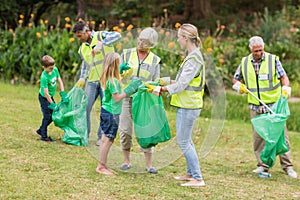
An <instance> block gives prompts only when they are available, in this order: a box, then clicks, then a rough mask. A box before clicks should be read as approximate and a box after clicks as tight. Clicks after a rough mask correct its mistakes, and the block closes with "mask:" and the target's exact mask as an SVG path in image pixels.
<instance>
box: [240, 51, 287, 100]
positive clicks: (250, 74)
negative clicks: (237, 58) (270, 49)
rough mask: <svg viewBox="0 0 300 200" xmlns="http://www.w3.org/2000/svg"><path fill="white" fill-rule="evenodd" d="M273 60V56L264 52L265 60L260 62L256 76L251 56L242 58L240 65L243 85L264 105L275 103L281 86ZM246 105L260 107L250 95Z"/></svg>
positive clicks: (274, 57)
mask: <svg viewBox="0 0 300 200" xmlns="http://www.w3.org/2000/svg"><path fill="white" fill-rule="evenodd" d="M275 59H276V56H275V55H272V54H270V53H267V52H265V59H264V60H263V61H262V62H261V65H260V68H259V72H258V75H256V73H255V70H254V67H253V64H252V62H251V54H250V55H249V56H247V57H244V58H243V59H242V63H241V65H242V66H241V67H242V74H243V77H244V81H245V85H246V86H247V88H248V90H250V91H251V92H252V93H253V94H254V95H255V96H256V97H258V98H259V99H261V100H262V101H263V102H264V103H265V104H270V103H274V102H276V101H277V100H278V99H279V97H280V95H281V84H280V80H279V79H278V78H277V76H276V66H275ZM248 103H251V104H254V105H260V102H259V101H257V100H256V99H255V97H253V96H252V95H251V94H248Z"/></svg>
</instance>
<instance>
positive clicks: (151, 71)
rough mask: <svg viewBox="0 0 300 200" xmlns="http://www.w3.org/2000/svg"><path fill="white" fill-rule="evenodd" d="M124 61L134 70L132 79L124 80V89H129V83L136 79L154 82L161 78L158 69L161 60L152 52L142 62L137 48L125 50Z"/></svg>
mask: <svg viewBox="0 0 300 200" xmlns="http://www.w3.org/2000/svg"><path fill="white" fill-rule="evenodd" d="M123 61H124V62H127V63H128V65H129V66H130V67H131V69H132V70H133V71H132V75H131V76H130V77H127V78H123V79H122V83H123V88H125V87H127V86H128V85H129V81H130V80H131V79H133V78H134V77H139V78H141V80H142V81H153V80H155V79H156V78H159V77H160V69H159V68H158V67H159V65H158V64H159V62H160V58H159V57H158V56H157V55H155V54H154V53H152V52H151V51H150V52H149V54H148V55H147V57H146V58H145V59H144V60H143V61H140V60H139V57H138V52H137V48H131V49H124V50H123Z"/></svg>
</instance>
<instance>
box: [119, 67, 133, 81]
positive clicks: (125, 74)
mask: <svg viewBox="0 0 300 200" xmlns="http://www.w3.org/2000/svg"><path fill="white" fill-rule="evenodd" d="M132 73H133V69H132V68H130V69H129V70H127V71H125V72H123V74H121V78H122V79H129V78H130V77H131V75H132Z"/></svg>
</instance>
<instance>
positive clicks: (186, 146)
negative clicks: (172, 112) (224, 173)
mask: <svg viewBox="0 0 300 200" xmlns="http://www.w3.org/2000/svg"><path fill="white" fill-rule="evenodd" d="M200 112H201V109H195V110H192V109H184V108H179V109H178V110H177V114H176V138H177V142H178V145H179V147H180V149H181V150H182V152H183V155H184V157H185V159H186V166H187V172H186V173H187V174H188V175H192V176H193V178H194V179H196V180H202V174H201V171H200V165H199V159H198V155H197V152H196V149H195V146H194V143H193V141H192V131H193V126H194V122H195V120H196V119H197V117H198V116H199V115H200Z"/></svg>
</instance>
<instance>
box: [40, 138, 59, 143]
mask: <svg viewBox="0 0 300 200" xmlns="http://www.w3.org/2000/svg"><path fill="white" fill-rule="evenodd" d="M41 141H42V142H56V140H54V139H52V138H51V137H46V138H45V137H42V138H41Z"/></svg>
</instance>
